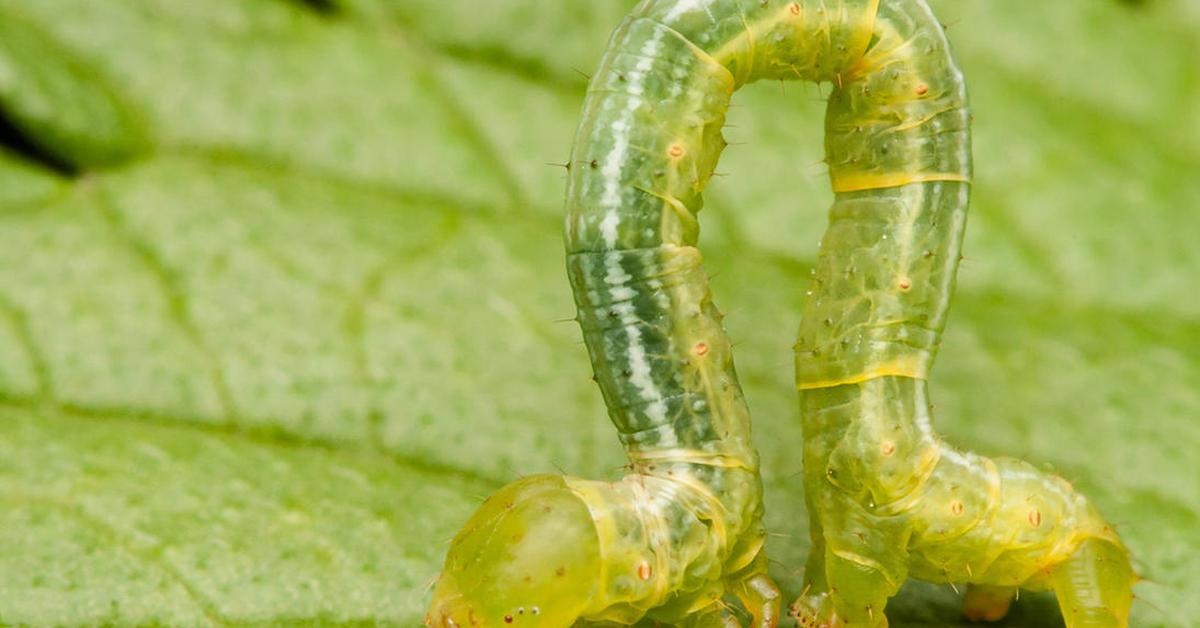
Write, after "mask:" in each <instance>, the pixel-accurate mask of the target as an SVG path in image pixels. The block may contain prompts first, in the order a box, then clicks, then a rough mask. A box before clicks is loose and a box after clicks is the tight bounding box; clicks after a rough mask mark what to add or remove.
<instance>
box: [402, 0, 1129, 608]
mask: <svg viewBox="0 0 1200 628" xmlns="http://www.w3.org/2000/svg"><path fill="white" fill-rule="evenodd" d="M760 79H780V80H787V79H800V80H809V81H818V82H829V83H832V84H833V86H834V89H833V92H832V95H831V97H830V103H829V109H828V115H827V122H826V137H827V140H826V156H827V161H828V163H829V166H830V175H831V179H832V183H833V188H834V191H835V192H836V193H837V200H836V202H835V205H834V208H833V210H832V213H831V225H830V229H829V231H828V233H827V235H826V236H825V240H824V242H823V245H822V248H821V254H820V257H819V262H818V268H817V274H816V278H815V285H814V287H813V292H812V295H811V296H810V298H809V300H808V303H807V305H806V309H805V315H804V323H803V326H802V329H801V337H800V341H799V343H798V357H797V366H798V382H799V385H800V388H801V389H803V391H804V392H803V394H802V409H803V415H804V421H805V482H806V489H807V496H808V506H809V513H810V516H811V520H812V530H813V542H814V552H813V555H812V557H811V559H810V561H809V565H808V569H807V572H806V580H807V584H808V587H807V589H806V591H805V593H804V595H803V596H802V597H801V599H800V600H798V601H797V602H796V603H795V604H793V606H792V611H793V614H794V615H795V616H796V617H797V618H798V620H799V621H800V623H801V624H802V625H804V626H830V627H832V626H841V625H863V626H868V625H870V626H883V625H886V622H887V620H886V617H885V616H884V613H883V610H884V605H885V604H886V602H887V598H888V597H889V596H890V595H892V594H893V593H894V592H895V591H896V590H897V588H898V587H899V585H900V584H901V583H902V582H903V581H904V579H905V578H907V577H909V576H910V575H911V576H914V577H920V578H924V579H929V580H934V581H965V582H972V583H978V584H980V585H984V586H981V587H974V588H972V589H971V591H970V592H969V593H968V602H967V608H968V614H971V615H973V616H980V617H990V616H993V615H998V614H1002V613H1003V611H1004V610H1005V609H1006V608H1007V604H1008V598H1009V596H1010V595H1011V593H1012V592H1013V591H1015V587H1017V586H1049V587H1052V588H1054V589H1055V591H1056V592H1057V593H1058V595H1059V599H1060V601H1062V604H1063V609H1064V615H1065V616H1066V618H1067V622H1068V625H1070V626H1108V625H1123V623H1124V622H1125V617H1126V615H1127V612H1128V606H1129V599H1130V589H1129V587H1130V584H1131V583H1132V581H1133V575H1132V572H1131V570H1130V569H1129V563H1128V557H1127V553H1126V551H1125V549H1124V547H1123V546H1122V545H1121V543H1120V541H1119V539H1117V537H1116V535H1115V534H1114V533H1113V532H1112V530H1111V529H1110V528H1109V527H1108V526H1107V525H1105V524H1104V522H1103V521H1102V520H1101V519H1100V518H1099V516H1098V515H1096V514H1095V511H1094V510H1093V509H1092V508H1091V507H1090V506H1088V505H1087V503H1086V502H1085V501H1084V500H1083V498H1082V497H1080V496H1078V495H1077V494H1075V493H1074V492H1072V491H1070V489H1069V487H1067V486H1066V485H1065V483H1064V482H1062V481H1061V480H1058V479H1056V478H1050V477H1047V476H1045V475H1043V474H1041V473H1039V472H1037V471H1035V470H1033V469H1032V468H1030V467H1029V466H1028V465H1024V464H1022V463H1017V462H1010V461H988V460H985V459H983V458H980V457H977V456H974V455H971V454H961V453H957V452H956V451H954V450H953V449H951V448H949V447H947V446H945V445H944V444H942V443H941V442H940V441H939V440H938V439H937V438H936V437H935V436H934V435H933V434H932V432H931V430H930V427H929V416H928V403H927V402H926V397H925V383H924V382H925V377H926V376H927V374H928V370H929V367H930V365H931V363H932V360H933V356H934V353H935V351H936V347H937V344H938V341H939V338H940V334H941V330H942V326H943V324H944V321H945V313H946V305H947V302H948V300H949V298H950V293H951V290H952V287H953V283H954V276H955V272H956V269H957V263H958V256H959V249H960V245H961V237H962V231H963V227H964V225H965V212H966V207H967V197H968V190H969V183H968V180H969V177H970V145H969V131H968V121H969V116H968V113H967V109H966V95H965V89H964V87H963V81H962V77H961V75H960V73H959V71H958V69H957V67H956V66H955V65H954V62H953V59H952V57H951V55H950V51H949V46H948V44H947V42H946V39H945V37H944V34H943V33H942V29H941V27H940V25H939V24H938V23H937V21H936V20H935V19H934V17H933V15H932V14H931V13H930V11H929V9H928V7H927V6H926V5H925V3H924V1H923V0H803V1H800V0H797V1H784V0H644V1H643V2H642V3H640V4H639V5H638V6H637V7H636V8H635V9H634V10H633V12H632V14H631V15H630V16H629V17H628V18H627V19H626V20H625V21H624V22H623V23H622V25H621V26H620V27H619V28H618V29H617V31H616V32H615V33H614V34H613V37H612V39H611V41H610V43H609V47H608V51H607V52H606V54H605V56H604V59H603V61H602V62H601V65H600V69H599V70H598V71H597V72H596V73H595V74H594V76H593V78H592V80H591V84H590V86H589V90H588V97H587V101H586V103H585V105H584V110H583V121H582V123H581V124H580V127H579V130H578V133H577V135H576V141H575V147H574V150H573V153H572V158H571V168H570V177H569V181H570V182H569V185H568V191H567V201H566V205H567V218H566V226H565V241H566V249H567V266H568V274H569V277H570V280H571V286H572V288H573V290H574V294H575V302H576V305H577V306H578V320H579V323H580V325H581V327H582V329H583V334H584V339H585V341H586V343H587V346H588V351H589V353H590V355H591V359H592V366H593V369H594V372H595V375H596V381H597V382H598V383H599V385H600V389H601V392H602V393H603V395H604V399H605V402H606V403H607V405H608V409H609V416H610V418H611V419H612V421H613V423H614V425H615V426H616V427H617V429H618V432H619V433H620V437H621V441H622V442H623V443H624V445H625V447H626V450H627V452H628V454H629V457H630V461H631V467H632V472H631V473H630V474H629V475H627V476H626V477H625V478H623V479H621V480H620V481H617V482H599V481H590V480H582V479H578V478H573V477H561V476H548V475H540V476H534V477H531V478H526V479H523V480H521V481H518V482H516V483H514V484H512V485H509V486H508V487H506V488H504V489H502V490H501V491H500V492H499V493H497V494H496V495H493V496H492V497H491V498H489V499H488V500H487V501H486V502H485V503H484V504H483V505H482V506H481V507H480V509H479V510H478V511H477V512H476V513H475V514H474V515H473V516H472V518H471V519H470V521H468V523H467V525H466V527H465V528H464V529H463V531H462V532H460V533H459V535H458V536H457V537H456V538H455V540H454V542H453V544H452V546H451V548H450V552H449V554H448V556H447V558H446V565H445V569H444V570H443V572H442V575H441V577H440V579H439V581H438V584H437V587H436V589H435V592H434V597H433V601H432V604H431V606H430V611H429V615H428V617H427V621H426V623H427V624H428V625H432V626H446V627H454V626H506V625H514V626H515V625H520V626H549V627H566V626H572V625H589V624H608V625H612V624H617V625H629V624H632V623H635V622H637V621H639V620H642V619H651V620H656V621H658V622H661V623H663V624H666V625H672V626H712V627H717V626H725V627H728V626H733V625H737V623H736V621H735V620H734V619H733V617H734V615H733V614H731V613H730V612H729V611H728V610H727V608H726V604H725V603H724V602H723V601H722V599H723V598H724V597H726V595H727V594H732V595H733V596H736V597H737V598H739V599H740V600H741V602H742V604H743V605H744V606H745V607H746V609H747V610H748V611H749V612H750V614H751V615H752V617H753V625H754V626H759V627H770V626H774V625H775V624H776V623H777V621H778V613H779V594H778V591H777V589H776V588H775V586H774V584H773V583H772V582H771V580H770V579H769V578H768V577H767V575H766V559H765V556H764V554H763V553H762V545H763V540H764V537H765V532H764V530H763V527H762V523H761V520H762V509H763V506H762V490H761V481H760V479H759V475H758V460H757V455H756V454H755V451H754V449H753V446H752V444H751V442H750V419H749V414H748V411H747V408H746V404H745V402H744V400H743V397H742V393H741V389H740V387H739V385H738V382H737V377H736V375H735V373H734V368H733V362H732V354H731V349H730V344H729V341H728V339H727V337H726V335H725V333H724V331H723V329H722V327H721V324H720V319H721V315H720V314H719V312H718V311H717V309H716V308H715V306H714V305H713V304H712V301H711V297H710V293H709V287H708V278H707V275H706V274H705V273H704V272H703V270H702V269H701V261H702V260H701V256H700V253H699V251H698V250H697V248H696V242H697V237H698V224H697V219H696V216H697V213H698V212H699V210H700V207H701V191H702V189H703V188H704V186H705V184H706V183H707V181H708V179H709V178H710V177H711V175H712V172H713V168H714V167H715V165H716V162H717V159H718V157H719V155H720V153H721V151H722V149H723V148H724V146H725V142H724V140H723V138H722V136H721V129H722V127H723V126H724V120H725V112H726V109H727V108H728V106H729V100H730V96H731V94H732V93H733V91H734V90H736V89H737V88H738V87H740V86H741V85H744V84H746V83H750V82H753V81H756V80H760ZM1106 622H1107V623H1106Z"/></svg>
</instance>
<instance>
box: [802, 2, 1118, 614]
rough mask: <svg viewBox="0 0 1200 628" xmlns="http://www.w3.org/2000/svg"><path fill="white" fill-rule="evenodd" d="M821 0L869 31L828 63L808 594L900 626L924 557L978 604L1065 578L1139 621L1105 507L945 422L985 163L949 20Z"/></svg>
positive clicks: (1064, 605)
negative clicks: (942, 403)
mask: <svg viewBox="0 0 1200 628" xmlns="http://www.w3.org/2000/svg"><path fill="white" fill-rule="evenodd" d="M822 8H823V9H824V11H825V15H827V16H829V15H832V16H836V17H835V18H828V19H832V20H833V21H828V19H827V20H820V19H818V20H817V23H819V24H821V25H822V26H821V27H820V30H822V31H826V32H833V31H836V30H845V31H849V32H857V31H865V32H869V33H871V35H870V37H869V43H868V44H867V45H866V47H865V48H856V49H854V50H853V51H852V53H853V54H851V55H849V56H848V57H846V58H844V59H840V60H835V61H834V62H831V63H829V62H827V63H822V64H821V66H820V67H822V68H824V71H826V72H833V73H834V76H835V78H834V84H835V87H834V90H833V92H832V94H831V96H830V99H829V105H828V110H827V114H826V158H827V161H828V163H829V167H830V177H831V180H832V183H833V188H834V191H835V192H836V197H835V201H834V205H833V207H832V209H831V210H830V225H829V229H828V231H826V234H825V236H824V238H823V240H822V243H821V249H820V252H819V254H818V258H817V265H816V269H815V273H814V278H813V284H812V287H811V292H810V293H809V297H808V299H807V302H806V304H805V309H804V316H803V320H802V323H801V328H800V334H799V340H798V341H797V345H796V367H797V371H796V373H797V386H798V387H799V388H800V390H801V413H802V417H803V421H804V432H805V434H804V477H805V492H806V501H807V504H808V511H809V517H810V524H811V531H812V539H813V552H812V554H811V555H810V558H809V561H808V565H807V567H806V571H805V580H806V590H805V593H804V594H803V595H802V596H801V598H800V599H799V600H798V601H797V602H796V603H795V604H793V605H792V607H791V612H792V614H793V615H794V616H795V617H796V618H797V620H798V623H799V625H801V626H806V627H816V626H829V627H833V626H849V625H853V626H886V625H887V618H886V617H885V616H884V614H883V609H884V606H885V604H886V603H887V600H888V597H890V596H891V595H893V594H894V593H895V592H896V591H897V590H898V589H899V588H900V585H901V584H902V583H903V582H904V580H905V579H906V578H909V577H913V578H918V579H922V580H928V581H933V582H966V583H969V584H970V587H969V589H968V591H967V593H966V599H965V601H964V602H965V613H966V615H967V616H968V617H969V618H971V619H973V620H996V619H999V618H1001V617H1002V616H1003V615H1004V614H1005V613H1006V612H1007V610H1008V606H1009V604H1010V602H1011V600H1012V598H1013V596H1014V594H1015V593H1016V591H1017V589H1018V588H1028V589H1035V590H1036V589H1052V590H1053V591H1054V592H1055V594H1056V595H1057V597H1058V601H1059V605H1060V608H1061V610H1062V613H1063V618H1064V620H1065V622H1066V625H1067V626H1068V627H1081V626H1127V625H1128V616H1129V607H1130V604H1131V603H1132V599H1133V594H1132V585H1133V584H1134V583H1135V582H1136V580H1137V577H1136V576H1135V574H1134V573H1133V570H1132V567H1131V565H1130V560H1129V553H1128V551H1127V550H1126V549H1125V546H1124V545H1123V544H1122V542H1121V540H1120V539H1119V538H1118V536H1117V534H1116V533H1115V532H1114V530H1113V528H1112V527H1111V526H1110V525H1109V524H1107V523H1106V522H1105V521H1104V519H1103V518H1101V517H1100V515H1099V514H1098V513H1097V511H1096V510H1095V508H1093V507H1092V506H1091V505H1090V504H1089V503H1088V502H1087V500H1086V499H1085V498H1084V497H1083V496H1082V495H1080V494H1078V493H1076V492H1075V491H1074V490H1072V488H1071V486H1070V485H1069V484H1068V483H1067V482H1066V481H1064V480H1062V479H1061V478H1058V477H1056V476H1053V475H1049V474H1046V473H1044V472H1041V471H1039V470H1037V469H1035V468H1034V467H1032V466H1031V465H1029V464H1026V463H1024V462H1021V461H1018V460H1012V459H995V460H991V459H988V458H984V457H982V456H978V455H975V454H972V453H966V452H961V451H958V450H956V449H954V448H953V447H951V446H949V445H947V444H945V443H944V442H942V441H941V440H940V439H939V438H938V437H937V436H936V435H935V434H934V433H933V431H932V429H931V427H930V424H931V408H932V406H931V404H930V402H929V398H928V392H927V389H926V377H927V376H928V373H929V370H930V367H931V366H932V363H933V360H934V356H935V354H936V351H937V348H938V345H939V343H940V340H941V333H942V329H943V327H944V325H945V321H946V312H947V307H948V304H949V300H950V297H951V294H952V292H953V288H954V281H955V275H956V273H957V267H958V261H959V259H960V250H961V246H962V238H963V231H964V228H965V225H966V209H967V202H968V196H969V182H968V180H969V177H970V168H971V166H970V132H969V128H968V127H969V121H970V118H969V114H968V110H967V98H966V90H965V88H964V86H963V81H962V76H961V74H960V72H959V70H958V68H957V67H956V65H955V62H954V59H953V57H952V55H951V53H950V48H949V43H948V42H947V41H946V38H945V35H944V33H943V29H942V27H941V26H940V24H939V23H938V22H937V20H936V19H935V18H934V16H933V14H932V13H931V12H930V11H929V9H928V7H927V6H926V5H925V3H924V1H923V0H882V1H880V2H874V1H869V0H860V1H847V2H824V3H822ZM835 23H836V24H837V26H835V25H834V24H835ZM864 39H866V38H860V40H859V41H862V40H864ZM812 67H816V66H815V64H814V65H812V66H810V69H808V70H805V71H804V74H805V76H806V77H807V78H821V77H820V76H819V73H818V72H816V71H814V70H812V69H811V68H812Z"/></svg>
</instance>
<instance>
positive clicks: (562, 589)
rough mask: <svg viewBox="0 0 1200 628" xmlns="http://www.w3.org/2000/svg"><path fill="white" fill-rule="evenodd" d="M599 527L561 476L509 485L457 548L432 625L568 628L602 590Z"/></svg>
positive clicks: (431, 617)
mask: <svg viewBox="0 0 1200 628" xmlns="http://www.w3.org/2000/svg"><path fill="white" fill-rule="evenodd" d="M599 571H600V551H599V542H598V540H597V533H596V527H595V524H593V523H592V516H591V513H590V511H588V509H587V507H586V505H584V503H583V501H582V500H581V499H580V498H579V497H578V496H577V495H576V494H575V493H574V492H572V491H571V490H569V489H568V488H567V487H566V484H565V483H564V482H563V480H562V478H561V477H559V476H551V475H537V476H532V477H528V478H524V479H522V480H520V481H517V482H514V483H512V484H509V485H508V486H506V487H504V488H503V489H501V490H500V491H499V492H497V493H496V494H495V495H492V496H491V497H490V498H488V500H487V501H486V502H484V503H483V505H482V506H480V507H479V510H477V511H476V512H475V514H474V515H472V516H471V519H470V520H469V521H467V524H466V526H465V527H464V528H463V530H462V532H459V533H458V536H456V537H455V538H454V542H453V543H452V544H451V546H450V552H449V554H448V555H447V556H446V567H445V569H444V570H443V571H442V574H441V576H440V577H439V579H438V584H437V588H436V589H435V590H434V594H433V602H432V603H431V605H430V609H429V613H428V615H427V616H426V618H425V624H426V625H427V626H436V627H439V628H456V627H460V628H468V627H471V626H480V627H491V626H496V627H500V628H506V627H508V626H513V627H520V626H525V627H532V626H569V625H571V624H573V623H574V622H575V620H576V619H577V618H578V617H579V615H580V614H581V613H582V612H583V611H584V609H586V608H587V606H588V602H589V601H590V600H591V599H592V598H593V596H594V595H595V592H596V590H597V588H598V585H599V578H598V576H599Z"/></svg>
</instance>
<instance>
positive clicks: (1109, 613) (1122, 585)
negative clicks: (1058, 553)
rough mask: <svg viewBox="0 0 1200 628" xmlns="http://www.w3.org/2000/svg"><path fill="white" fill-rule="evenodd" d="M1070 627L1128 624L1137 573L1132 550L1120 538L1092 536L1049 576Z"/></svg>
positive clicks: (1112, 627) (1121, 626) (1107, 627)
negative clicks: (1115, 540) (1133, 563)
mask: <svg viewBox="0 0 1200 628" xmlns="http://www.w3.org/2000/svg"><path fill="white" fill-rule="evenodd" d="M1048 581H1049V585H1050V587H1051V588H1053V589H1054V594H1055V596H1056V597H1057V598H1058V605H1059V608H1061V609H1062V614H1063V619H1064V621H1065V622H1066V625H1067V628H1083V627H1085V626H1086V627H1088V628H1101V627H1102V628H1126V627H1127V626H1129V609H1130V607H1131V606H1132V605H1133V585H1134V584H1136V583H1137V581H1138V576H1137V574H1136V573H1134V571H1133V565H1132V564H1131V563H1130V560H1129V550H1127V549H1125V546H1124V545H1122V544H1120V543H1119V542H1114V541H1112V540H1109V539H1103V538H1091V539H1088V540H1086V541H1084V542H1083V543H1081V544H1080V545H1079V547H1077V548H1076V549H1075V552H1074V553H1072V554H1071V556H1070V558H1068V559H1067V560H1065V561H1064V562H1062V563H1060V564H1059V565H1057V566H1056V567H1055V568H1054V570H1053V571H1052V572H1051V573H1050V576H1049V578H1048Z"/></svg>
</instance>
